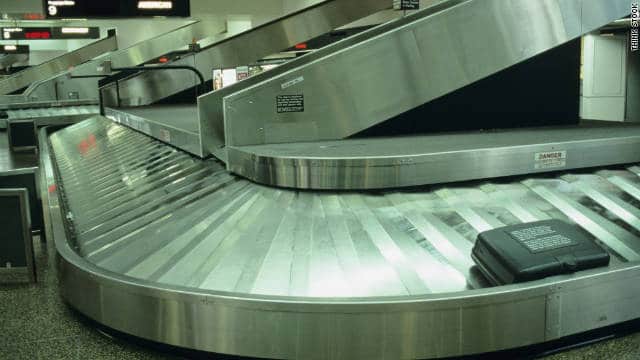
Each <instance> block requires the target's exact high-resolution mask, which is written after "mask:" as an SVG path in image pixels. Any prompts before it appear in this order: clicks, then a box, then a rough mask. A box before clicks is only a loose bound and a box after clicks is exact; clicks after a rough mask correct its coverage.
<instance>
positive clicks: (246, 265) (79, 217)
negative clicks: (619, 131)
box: [41, 117, 640, 359]
mask: <svg viewBox="0 0 640 360" xmlns="http://www.w3.org/2000/svg"><path fill="white" fill-rule="evenodd" d="M41 139H42V137H41ZM49 145H50V148H48V147H47V146H44V148H43V149H42V157H43V163H44V164H45V167H44V174H45V176H46V177H45V181H47V183H46V184H44V185H46V186H47V187H48V188H49V189H50V190H51V191H52V192H50V193H49V194H48V196H45V199H44V201H45V203H46V205H47V208H48V209H49V211H50V218H49V220H48V223H49V224H50V225H49V227H50V230H49V231H50V232H53V233H54V234H55V236H54V238H55V241H56V246H57V249H58V252H59V253H60V255H61V283H62V288H63V295H64V297H65V298H66V299H67V300H68V301H69V302H70V303H71V304H72V305H73V306H75V307H77V308H78V309H79V310H80V311H81V312H83V313H85V314H86V315H88V316H90V317H92V318H94V319H96V320H97V321H99V322H101V323H104V324H106V325H108V326H110V327H113V328H115V329H118V330H121V331H125V332H128V333H131V334H133V335H136V336H140V337H143V338H147V339H152V340H155V341H160V342H165V343H169V344H173V345H178V346H184V347H190V348H196V349H200V350H206V351H214V352H220V353H230V354H237V355H245V356H259V357H269V358H318V359H320V358H323V359H324V358H331V359H354V358H363V359H370V358H430V357H443V356H454V355H463V354H472V353H479V352H486V351H494V350H500V349H505V348H511V347H515V346H523V345H528V344H532V343H537V342H542V341H547V340H552V339H556V338H560V337H563V336H567V335H571V334H575V333H578V332H581V331H586V330H590V329H593V328H596V327H601V326H606V325H608V324H613V323H617V322H620V321H625V320H629V319H633V318H637V317H640V309H639V308H638V307H637V306H634V305H632V303H634V302H636V301H637V300H636V299H637V298H638V296H640V288H639V287H638V286H636V285H635V284H637V281H638V280H639V279H640V263H639V262H638V261H639V260H640V167H637V166H630V167H620V168H612V169H600V170H593V171H591V172H580V173H565V174H557V175H554V176H546V177H531V178H522V179H512V180H511V181H505V180H501V181H496V182H481V183H465V184H460V185H449V186H447V185H445V186H437V187H419V188H412V189H404V190H384V191H376V192H340V191H328V192H326V191H324V192H313V191H299V190H288V189H283V188H271V187H266V186H262V185H258V184H255V183H252V182H250V181H247V180H244V179H242V178H240V177H237V176H235V175H232V174H230V173H228V172H227V171H226V170H225V169H224V166H223V165H222V164H221V163H220V162H218V161H217V160H200V159H197V158H194V157H192V156H190V155H188V154H186V153H183V152H181V151H178V150H176V149H174V148H171V147H169V146H167V145H164V144H163V143H161V142H159V141H157V140H154V139H152V138H150V137H148V136H146V135H143V134H141V133H139V132H136V131H133V130H131V129H128V128H126V127H123V126H121V125H119V124H116V123H113V122H111V121H109V120H107V119H105V118H102V117H94V118H92V119H90V120H87V121H85V122H83V123H79V124H76V125H73V126H70V127H68V128H66V129H64V130H61V131H58V132H56V133H55V134H53V135H52V136H51V137H50V144H49ZM41 147H42V146H41ZM49 154H50V155H51V156H49ZM52 165H53V167H52ZM54 168H55V169H57V170H56V174H57V176H56V177H57V180H55V179H54V176H53V174H54V173H53V171H52V169H54ZM54 183H56V184H57V189H58V190H57V191H55V187H52V186H51V185H53V184H54ZM52 189H53V190H52ZM56 195H59V197H58V196H56ZM58 198H60V199H62V202H60V203H59V202H58V201H59V200H58ZM63 218H64V219H66V220H65V223H66V229H64V228H61V223H62V219H63ZM550 218H554V219H562V220H565V221H568V222H572V223H575V224H577V225H579V226H580V227H581V228H583V229H584V230H585V231H586V232H588V233H589V234H591V236H593V237H594V238H596V239H598V242H599V243H600V244H602V245H603V246H604V247H605V248H606V249H607V250H609V251H610V252H611V253H612V254H613V257H612V263H611V265H610V266H609V267H607V268H601V269H595V270H589V271H584V272H580V273H576V274H574V275H564V276H557V277H552V278H547V279H544V280H541V281H535V282H529V283H524V284H519V285H512V286H503V287H488V285H487V283H486V282H485V281H484V280H483V279H482V277H480V276H479V275H478V272H477V271H476V269H475V268H474V267H473V263H472V261H471V259H470V251H471V247H472V246H473V243H474V240H475V237H476V235H477V234H478V232H480V231H484V230H487V229H491V228H495V227H499V226H502V225H511V224H516V223H521V222H529V221H535V220H543V219H550ZM602 294H607V295H606V299H605V298H603V297H602ZM522 324H527V326H526V327H523V326H522ZM478 329H482V331H478Z"/></svg>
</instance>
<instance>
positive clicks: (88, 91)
mask: <svg viewBox="0 0 640 360" xmlns="http://www.w3.org/2000/svg"><path fill="white" fill-rule="evenodd" d="M224 30H225V25H224V23H223V22H222V21H218V20H208V21H206V22H193V23H191V24H188V25H185V26H183V27H180V28H177V29H175V30H172V31H170V32H168V33H165V34H161V35H159V36H156V37H154V38H151V39H148V40H145V41H142V42H140V43H137V44H135V45H132V46H130V47H128V48H126V49H121V50H118V51H115V52H111V53H108V54H104V53H106V51H103V52H101V53H98V54H94V55H93V56H91V57H89V58H88V59H86V60H92V61H86V60H85V61H86V62H84V63H83V64H80V65H78V66H75V67H74V68H73V69H69V66H66V67H64V68H62V69H58V70H57V71H52V72H50V73H47V74H46V75H45V74H41V75H40V76H38V77H37V78H35V79H31V81H30V82H29V83H27V84H25V85H24V86H26V85H29V84H31V85H30V86H29V87H28V88H27V89H26V90H25V92H24V94H23V95H21V96H20V97H19V98H15V97H13V96H6V97H0V104H1V103H15V102H25V101H27V102H28V101H55V100H65V99H68V98H69V93H74V94H73V95H74V96H76V95H77V96H78V98H79V99H84V100H94V101H97V100H98V97H99V94H98V87H97V84H98V80H97V79H93V78H89V79H87V78H69V75H74V76H83V75H96V74H97V73H98V67H99V65H100V64H101V63H102V62H103V61H107V60H110V61H111V62H112V63H113V66H114V67H128V66H137V65H140V64H143V63H145V62H147V61H149V60H152V59H154V58H157V57H159V56H162V55H165V54H167V53H169V52H171V51H175V50H179V49H182V48H186V47H187V45H188V44H190V43H191V42H193V41H194V40H195V41H198V40H201V39H206V38H208V37H211V36H212V35H215V34H218V33H220V32H222V31H224ZM114 49H115V48H114ZM114 49H109V50H114ZM98 55H102V56H98ZM36 80H38V81H36ZM0 84H1V83H0Z"/></svg>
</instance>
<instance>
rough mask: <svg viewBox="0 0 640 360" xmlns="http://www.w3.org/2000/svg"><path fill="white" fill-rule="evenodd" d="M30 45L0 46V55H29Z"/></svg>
mask: <svg viewBox="0 0 640 360" xmlns="http://www.w3.org/2000/svg"><path fill="white" fill-rule="evenodd" d="M28 53H29V45H0V54H3V55H4V54H28Z"/></svg>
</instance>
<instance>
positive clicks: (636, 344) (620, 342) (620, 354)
mask: <svg viewBox="0 0 640 360" xmlns="http://www.w3.org/2000/svg"><path fill="white" fill-rule="evenodd" d="M545 359H546V360H574V359H577V360H582V359H584V360H592V359H612V360H638V359H640V333H637V334H633V335H628V336H625V337H622V338H618V339H613V340H608V341H603V342H600V343H596V344H593V345H589V346H585V347H583V348H579V349H575V350H571V351H566V352H563V353H560V354H556V355H552V356H548V357H546V358H545Z"/></svg>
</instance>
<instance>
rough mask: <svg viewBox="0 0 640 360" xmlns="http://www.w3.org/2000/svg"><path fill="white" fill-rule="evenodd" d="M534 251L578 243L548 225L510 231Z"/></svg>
mask: <svg viewBox="0 0 640 360" xmlns="http://www.w3.org/2000/svg"><path fill="white" fill-rule="evenodd" d="M509 234H510V235H511V236H512V237H513V238H514V239H516V240H518V241H519V242H520V243H521V244H522V245H524V246H525V247H526V248H527V249H529V251H531V252H532V253H539V252H542V251H548V250H554V249H558V248H562V247H565V246H572V245H576V244H578V243H577V242H576V241H574V240H572V239H570V238H568V237H566V236H564V235H562V234H559V233H558V232H557V231H555V230H554V229H552V228H551V226H548V225H542V226H534V227H530V228H525V229H520V230H516V231H511V232H510V233H509Z"/></svg>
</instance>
